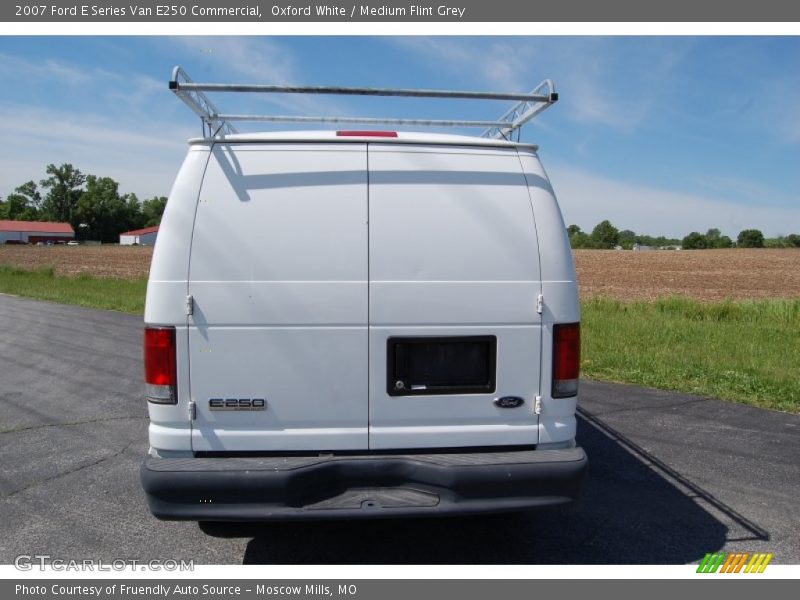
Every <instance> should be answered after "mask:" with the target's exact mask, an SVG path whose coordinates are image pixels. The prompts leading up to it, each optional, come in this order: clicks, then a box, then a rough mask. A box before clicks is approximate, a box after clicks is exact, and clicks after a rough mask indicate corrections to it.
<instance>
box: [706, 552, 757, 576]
mask: <svg viewBox="0 0 800 600" xmlns="http://www.w3.org/2000/svg"><path fill="white" fill-rule="evenodd" d="M748 559H750V560H749V562H748ZM771 560H772V554H771V553H770V554H766V553H763V552H756V553H754V554H752V555H751V554H750V553H748V552H736V553H733V554H726V553H724V552H714V553H711V552H709V553H708V554H706V555H705V556H704V557H703V560H701V561H700V564H699V565H697V571H696V572H697V573H716V572H717V571H718V570H719V572H720V573H739V572H742V568H743V567H744V571H743V572H744V573H763V572H764V569H766V568H767V565H768V564H769V561H771ZM745 563H746V566H745Z"/></svg>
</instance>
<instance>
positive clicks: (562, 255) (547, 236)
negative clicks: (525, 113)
mask: <svg viewBox="0 0 800 600" xmlns="http://www.w3.org/2000/svg"><path fill="white" fill-rule="evenodd" d="M519 155H520V162H521V163H522V169H523V171H524V173H525V179H526V180H527V182H528V189H529V191H530V197H531V204H532V206H533V210H534V215H535V217H536V228H537V231H538V234H539V243H540V245H541V247H542V248H546V249H547V259H546V260H544V258H543V260H542V295H543V297H544V310H543V314H542V322H543V325H542V335H543V339H542V413H541V415H540V419H539V442H540V443H542V444H545V443H556V442H565V441H571V440H573V439H574V438H575V431H576V423H575V408H576V405H577V397H572V398H553V397H552V395H551V393H552V380H553V379H552V378H553V374H552V367H553V353H552V350H553V324H554V323H576V322H578V321H580V305H579V303H578V294H577V293H576V289H577V278H576V276H575V267H574V265H573V262H572V250H571V249H570V246H569V238H568V237H567V234H566V228H565V226H564V219H563V217H562V216H561V210H560V209H559V207H558V203H557V202H556V198H555V195H554V193H553V188H552V187H551V185H550V180H549V179H548V177H547V174H546V173H545V170H544V168H543V167H542V164H541V162H540V161H539V158H538V157H537V156H536V154H535V153H534V152H532V151H523V150H520V152H519Z"/></svg>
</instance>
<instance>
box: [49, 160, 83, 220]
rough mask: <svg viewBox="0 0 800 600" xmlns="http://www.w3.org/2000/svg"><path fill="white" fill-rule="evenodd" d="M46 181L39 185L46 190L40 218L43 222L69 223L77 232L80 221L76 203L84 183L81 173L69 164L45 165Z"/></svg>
mask: <svg viewBox="0 0 800 600" xmlns="http://www.w3.org/2000/svg"><path fill="white" fill-rule="evenodd" d="M47 174H48V175H50V177H48V178H47V179H42V181H41V182H40V185H41V186H42V187H43V188H44V189H46V190H47V195H46V196H45V197H44V200H43V201H42V217H43V218H44V219H45V220H51V221H59V222H62V223H69V224H70V225H72V228H73V229H75V231H78V225H79V223H80V220H79V219H78V218H77V214H76V210H77V208H78V201H79V200H80V198H81V196H82V195H83V190H82V189H81V186H83V184H84V183H85V181H86V177H84V175H83V173H81V172H80V171H79V170H78V169H76V168H75V167H73V166H72V165H71V164H68V163H64V164H62V165H61V166H60V167H57V166H55V165H52V164H51V165H47Z"/></svg>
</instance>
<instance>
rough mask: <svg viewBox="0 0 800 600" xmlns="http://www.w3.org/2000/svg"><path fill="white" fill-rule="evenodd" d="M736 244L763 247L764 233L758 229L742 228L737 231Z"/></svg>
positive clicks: (744, 246)
mask: <svg viewBox="0 0 800 600" xmlns="http://www.w3.org/2000/svg"><path fill="white" fill-rule="evenodd" d="M736 245H737V246H739V247H740V248H763V247H764V234H763V233H761V232H760V231H759V230H758V229H744V230H742V231H740V232H739V236H738V237H737V238H736Z"/></svg>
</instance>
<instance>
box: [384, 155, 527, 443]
mask: <svg viewBox="0 0 800 600" xmlns="http://www.w3.org/2000/svg"><path fill="white" fill-rule="evenodd" d="M369 177H370V184H369V210H370V242H369V243H370V254H369V260H370V288H369V292H370V447H371V448H374V449H389V448H426V447H427V448H430V447H464V446H496V445H499V446H502V445H533V444H536V443H537V441H538V419H537V415H536V414H535V412H534V405H535V399H536V396H537V395H538V393H539V369H540V363H541V357H540V350H541V348H540V345H541V319H540V316H539V314H538V313H537V310H536V308H537V297H538V294H539V293H540V290H541V284H540V279H541V277H540V273H539V250H538V248H539V246H538V242H537V238H536V229H535V227H534V221H533V215H532V212H531V203H530V199H529V195H528V189H527V186H526V180H525V177H524V175H523V173H522V170H521V167H520V162H519V159H518V156H517V152H516V149H509V150H505V149H496V148H470V147H453V146H449V147H441V146H440V147H437V146H413V145H409V146H397V145H389V144H384V145H382V144H370V146H369ZM429 336H438V337H445V338H447V337H455V338H458V337H463V336H490V337H491V336H493V337H496V340H497V342H496V344H497V346H496V389H495V390H494V391H492V392H483V393H453V394H435V395H433V394H431V395H427V394H426V393H422V394H421V395H390V394H389V393H388V389H387V388H388V382H387V377H388V369H389V366H388V365H387V344H388V342H389V339H390V338H392V339H395V338H409V337H412V338H413V337H429ZM504 396H514V397H519V398H521V399H523V401H524V402H523V404H522V405H521V406H517V407H515V408H502V407H498V406H497V405H496V404H495V402H494V401H495V400H496V399H498V398H501V397H504Z"/></svg>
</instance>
